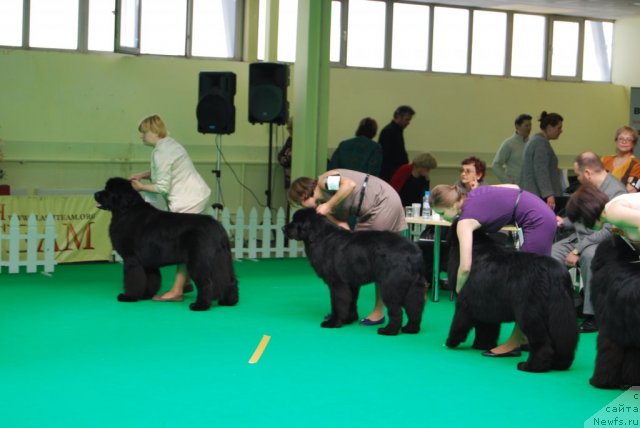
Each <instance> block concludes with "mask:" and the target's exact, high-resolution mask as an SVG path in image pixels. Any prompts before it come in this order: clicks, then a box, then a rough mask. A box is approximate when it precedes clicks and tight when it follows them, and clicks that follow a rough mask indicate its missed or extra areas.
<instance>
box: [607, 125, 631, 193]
mask: <svg viewBox="0 0 640 428" xmlns="http://www.w3.org/2000/svg"><path fill="white" fill-rule="evenodd" d="M615 142H616V154H615V156H603V157H602V163H603V164H604V167H605V169H606V170H607V171H608V172H610V173H611V175H613V176H614V177H615V178H617V179H618V180H620V181H621V182H622V184H624V185H625V186H626V188H627V192H629V193H636V192H637V191H638V189H637V188H635V187H634V186H632V185H631V182H632V181H633V180H634V179H638V178H640V160H638V159H636V158H635V156H633V148H634V147H635V146H636V143H637V142H638V131H636V130H635V129H633V128H631V127H630V126H623V127H622V128H618V130H617V131H616V139H615ZM638 185H639V186H640V183H639V184H638Z"/></svg>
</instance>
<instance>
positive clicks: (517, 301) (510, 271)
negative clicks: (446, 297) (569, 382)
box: [446, 223, 578, 372]
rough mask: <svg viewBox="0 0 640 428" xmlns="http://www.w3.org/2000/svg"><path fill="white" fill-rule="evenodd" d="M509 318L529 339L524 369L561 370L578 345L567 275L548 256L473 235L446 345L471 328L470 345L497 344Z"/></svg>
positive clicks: (452, 276)
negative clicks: (466, 274) (468, 266)
mask: <svg viewBox="0 0 640 428" xmlns="http://www.w3.org/2000/svg"><path fill="white" fill-rule="evenodd" d="M455 225H456V223H454V225H453V226H452V228H451V230H452V232H451V233H450V234H449V241H450V244H451V247H450V253H449V269H448V271H449V284H450V286H451V287H452V289H454V290H455V286H456V273H457V271H458V265H459V263H460V255H459V243H458V239H457V235H456V233H455ZM511 321H515V322H516V323H517V324H518V326H519V327H520V329H521V330H522V332H523V333H524V334H525V335H526V336H527V339H528V340H529V349H530V352H529V359H528V360H527V361H526V362H520V363H518V369H519V370H523V371H528V372H545V371H549V370H552V369H553V370H567V369H568V368H569V367H570V366H571V363H572V362H573V359H574V356H575V349H576V346H577V344H578V327H577V325H576V314H575V308H574V304H573V297H572V289H571V278H570V277H569V272H568V271H567V269H566V267H564V266H562V265H561V264H560V263H558V262H557V261H556V260H554V259H552V258H551V257H547V256H542V255H538V254H532V253H525V252H518V251H515V250H513V249H507V248H505V247H504V246H501V245H499V244H498V243H496V242H495V241H494V240H493V239H492V238H490V237H489V236H487V234H485V233H484V232H482V231H479V230H476V231H475V232H474V233H473V264H472V267H471V272H470V274H469V279H468V280H467V283H466V284H465V286H464V287H463V288H462V290H461V291H460V294H459V296H458V298H457V301H456V309H455V313H454V316H453V320H452V321H451V328H450V330H449V337H448V338H447V341H446V345H447V346H448V347H450V348H452V347H456V346H458V345H459V344H460V343H462V342H463V341H465V340H466V338H467V335H468V334H469V332H470V331H471V329H472V328H475V340H474V343H473V345H472V347H473V348H476V349H482V350H486V349H491V348H494V347H495V346H496V345H497V340H498V337H499V335H500V324H501V323H503V322H511Z"/></svg>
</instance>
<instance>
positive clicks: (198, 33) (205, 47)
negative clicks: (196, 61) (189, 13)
mask: <svg viewBox="0 0 640 428" xmlns="http://www.w3.org/2000/svg"><path fill="white" fill-rule="evenodd" d="M237 8H238V5H237V2H236V0H194V1H193V26H192V38H191V43H192V45H191V55H195V56H206V57H217V58H233V57H234V55H235V50H236V49H235V39H236V37H235V34H236V14H237Z"/></svg>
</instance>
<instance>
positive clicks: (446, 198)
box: [429, 184, 557, 357]
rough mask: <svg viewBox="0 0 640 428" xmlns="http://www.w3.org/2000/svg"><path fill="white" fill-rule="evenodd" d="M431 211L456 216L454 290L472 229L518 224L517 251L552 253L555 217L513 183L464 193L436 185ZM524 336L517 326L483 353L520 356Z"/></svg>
mask: <svg viewBox="0 0 640 428" xmlns="http://www.w3.org/2000/svg"><path fill="white" fill-rule="evenodd" d="M429 203H430V205H431V209H432V210H433V212H435V213H437V214H440V215H441V216H442V217H443V218H444V219H445V220H448V221H453V220H454V219H455V218H456V217H458V225H457V227H456V234H457V235H458V241H459V243H460V266H459V267H458V273H457V282H456V284H457V290H458V291H460V290H461V289H462V287H463V286H464V284H465V283H466V281H467V279H468V277H469V272H470V271H471V264H472V249H473V231H474V230H476V229H482V230H483V231H485V232H497V231H499V230H500V228H502V227H503V226H506V225H508V224H514V223H515V224H517V226H518V227H519V228H520V230H521V231H522V237H523V241H524V242H523V243H522V245H521V247H520V251H525V252H528V253H535V254H542V255H545V256H550V255H551V246H552V245H553V238H554V236H555V232H556V227H557V225H556V216H555V214H554V213H553V211H552V210H551V209H550V208H549V207H548V206H547V204H545V202H544V201H542V200H541V199H540V198H539V197H537V196H536V195H534V194H532V193H529V192H526V191H523V190H521V189H520V188H518V186H516V185H513V184H503V185H498V186H481V187H478V188H476V189H474V190H472V191H471V192H469V193H467V194H464V193H462V192H460V190H459V189H458V188H457V187H456V186H448V185H439V186H436V187H434V188H433V190H432V191H431V195H430V196H429ZM523 342H524V337H523V336H522V333H521V332H520V329H519V328H518V327H517V326H516V328H515V329H514V331H513V333H512V334H511V337H510V338H509V340H508V341H507V342H506V343H504V344H502V345H500V346H498V347H496V348H493V349H492V350H490V351H487V352H485V353H483V355H485V356H490V357H495V356H514V357H515V356H519V355H520V345H521V344H523Z"/></svg>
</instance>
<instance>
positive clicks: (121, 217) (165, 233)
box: [95, 178, 238, 311]
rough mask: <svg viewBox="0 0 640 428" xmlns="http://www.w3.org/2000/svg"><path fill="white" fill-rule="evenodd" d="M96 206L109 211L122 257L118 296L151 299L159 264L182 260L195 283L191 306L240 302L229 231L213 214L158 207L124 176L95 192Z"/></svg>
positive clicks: (196, 308)
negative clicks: (175, 210)
mask: <svg viewBox="0 0 640 428" xmlns="http://www.w3.org/2000/svg"><path fill="white" fill-rule="evenodd" d="M95 199H96V201H97V202H98V205H99V208H101V209H104V210H108V211H111V215H112V216H111V223H110V225H109V237H110V238H111V244H112V245H113V248H114V249H115V250H116V251H117V252H118V254H120V256H121V257H122V259H123V261H124V293H121V294H119V295H118V300H119V301H121V302H135V301H138V300H141V299H151V298H152V297H153V296H154V295H155V294H156V293H157V292H158V290H159V289H160V286H161V276H160V267H162V266H168V265H177V264H182V263H184V264H185V265H186V267H187V271H188V273H189V276H190V277H191V278H192V279H193V281H194V283H195V284H196V288H197V289H198V296H197V298H196V301H195V302H194V303H192V304H191V305H190V306H189V307H190V308H191V310H194V311H204V310H207V309H209V307H210V306H211V302H212V301H213V300H217V301H218V304H220V305H224V306H232V305H235V304H236V303H237V302H238V281H237V279H236V276H235V273H234V270H233V264H232V257H231V245H230V243H229V237H228V236H227V232H226V231H225V230H224V228H223V227H222V225H221V224H220V223H219V222H218V221H216V220H215V219H214V218H213V217H210V216H207V215H201V214H181V213H171V212H166V211H160V210H158V209H156V208H154V207H153V206H151V205H150V204H148V203H146V202H145V201H144V199H143V198H142V196H140V194H139V193H138V192H137V191H135V190H134V189H133V188H132V187H131V183H130V182H129V181H128V180H126V179H124V178H111V179H109V180H108V181H107V184H106V186H105V189H104V190H101V191H99V192H96V194H95Z"/></svg>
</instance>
